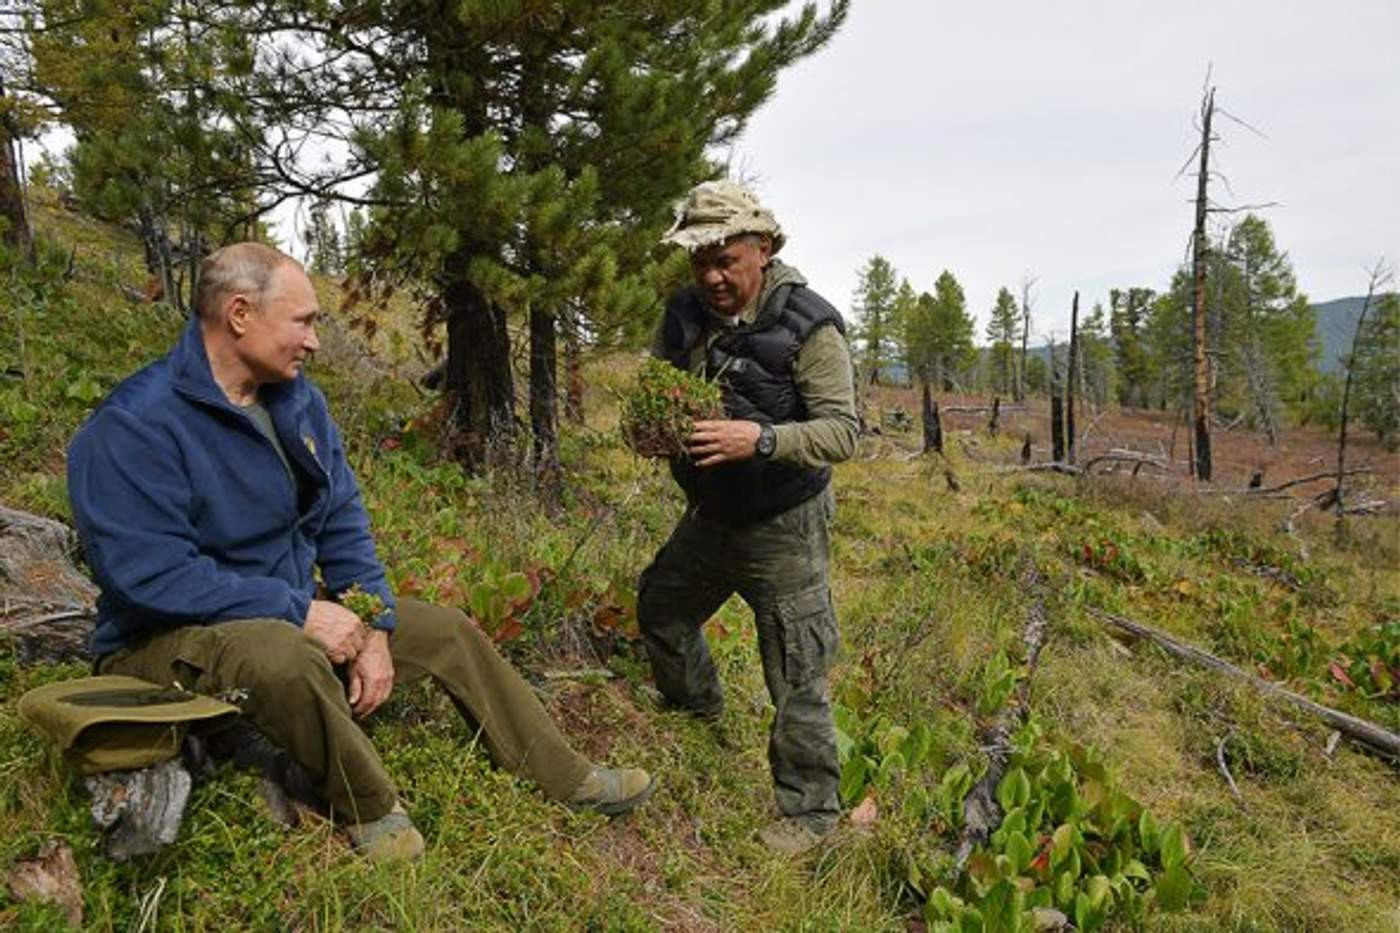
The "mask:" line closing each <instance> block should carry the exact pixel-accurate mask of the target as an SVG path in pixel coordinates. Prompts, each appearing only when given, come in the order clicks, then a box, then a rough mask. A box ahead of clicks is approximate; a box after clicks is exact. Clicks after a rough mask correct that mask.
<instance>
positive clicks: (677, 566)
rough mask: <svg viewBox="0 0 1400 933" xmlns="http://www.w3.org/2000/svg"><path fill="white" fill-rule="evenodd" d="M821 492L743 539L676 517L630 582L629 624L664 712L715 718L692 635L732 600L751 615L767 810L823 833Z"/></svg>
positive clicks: (826, 755)
mask: <svg viewBox="0 0 1400 933" xmlns="http://www.w3.org/2000/svg"><path fill="white" fill-rule="evenodd" d="M834 507H835V499H834V498H833V497H832V494H831V490H830V489H827V490H826V491H825V492H823V493H822V494H821V495H818V496H815V497H814V498H812V499H809V500H808V501H807V502H804V503H802V504H801V505H798V506H796V507H794V508H792V509H790V510H788V511H787V512H784V513H782V514H780V515H777V516H774V517H773V518H770V519H766V520H764V521H761V522H759V523H757V524H754V525H750V526H748V527H745V528H729V527H727V526H724V525H720V524H716V523H714V522H710V521H706V520H704V519H701V518H697V517H695V516H694V515H693V514H692V513H687V514H686V516H685V517H684V518H682V519H681V521H680V524H678V525H677V526H676V529H675V531H673V532H672V533H671V537H670V539H669V540H668V541H667V542H666V544H665V545H664V546H663V547H662V548H661V550H660V551H659V552H658V553H657V555H656V558H655V560H653V561H652V563H651V566H649V567H648V568H647V569H646V570H645V571H643V572H642V577H641V584H640V588H639V592H638V599H637V618H638V621H639V623H640V625H641V629H642V637H643V641H644V643H645V645H646V649H647V654H648V655H649V656H650V658H651V668H652V674H653V676H654V677H655V678H656V686H657V688H658V689H659V690H660V691H661V693H662V695H663V696H664V697H665V698H666V699H667V701H668V702H670V703H672V704H673V705H675V706H678V707H680V708H683V709H688V710H691V711H693V712H696V713H700V714H712V713H717V712H719V710H720V709H721V708H722V707H723V704H724V697H723V694H722V692H721V690H720V685H719V679H718V677H717V676H716V674H715V666H714V662H713V661H712V660H711V658H710V651H709V648H708V646H707V645H706V643H705V636H704V634H703V633H702V632H701V626H702V625H704V623H705V621H706V620H707V619H709V618H710V616H712V615H713V614H714V613H715V611H716V610H718V609H719V607H720V606H721V605H722V604H723V603H724V601H725V600H727V599H728V598H729V597H730V595H731V594H733V593H735V592H737V593H738V594H739V595H740V596H741V597H743V599H744V601H745V602H746V603H748V605H749V608H751V609H752V610H753V612H754V621H755V623H756V625H757V628H758V650H759V657H760V659H761V660H762V662H763V678H764V681H765V682H766V684H767V686H768V694H769V696H770V697H771V698H772V700H773V705H774V707H775V708H776V714H775V715H774V717H773V725H772V728H771V730H770V732H769V737H768V763H769V766H770V768H771V769H772V773H773V784H774V787H775V790H776V795H777V801H778V809H779V810H780V811H781V812H782V813H783V814H784V815H786V816H793V817H798V818H800V819H803V820H805V821H808V822H810V823H812V824H814V826H816V827H820V828H821V829H825V828H829V827H830V825H831V824H833V823H834V822H835V821H836V819H837V818H838V816H839V815H840V805H839V803H838V800H837V786H838V784H839V782H840V769H839V767H838V765H837V760H836V729H835V726H834V724H833V722H832V718H831V694H830V691H829V689H828V686H827V678H826V674H827V669H828V668H829V667H830V665H831V662H832V659H833V658H834V656H835V654H836V650H837V646H838V643H839V640H840V639H839V634H838V632H837V627H836V613H835V610H834V608H833V607H832V602H831V590H830V588H829V587H828V585H827V569H828V564H829V561H830V542H829V537H828V532H827V525H828V523H829V521H830V519H831V515H832V510H833V509H834Z"/></svg>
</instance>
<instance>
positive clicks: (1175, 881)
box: [1156, 865, 1191, 910]
mask: <svg viewBox="0 0 1400 933" xmlns="http://www.w3.org/2000/svg"><path fill="white" fill-rule="evenodd" d="M1156 889H1157V903H1159V904H1160V905H1161V906H1162V909H1163V910H1182V909H1183V908H1185V907H1186V903H1187V901H1188V900H1189V899H1190V897H1191V874H1190V873H1189V872H1188V871H1187V870H1186V869H1185V868H1184V867H1182V866H1181V865H1175V866H1173V867H1171V868H1168V869H1167V870H1166V871H1164V872H1163V873H1162V874H1161V875H1159V876H1158V878H1157V884H1156Z"/></svg>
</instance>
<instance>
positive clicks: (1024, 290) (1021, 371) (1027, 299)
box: [1014, 273, 1036, 404]
mask: <svg viewBox="0 0 1400 933" xmlns="http://www.w3.org/2000/svg"><path fill="white" fill-rule="evenodd" d="M1035 283H1036V277H1035V276H1033V275H1031V274H1029V273H1027V274H1026V275H1025V276H1024V277H1023V278H1022V279H1021V360H1020V365H1019V366H1018V367H1017V369H1016V393H1015V396H1014V399H1015V401H1016V402H1017V403H1018V404H1019V403H1021V402H1024V401H1025V400H1026V345H1027V344H1028V343H1029V342H1030V338H1031V288H1033V287H1034V286H1035Z"/></svg>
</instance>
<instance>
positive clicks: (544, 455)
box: [530, 308, 562, 505]
mask: <svg viewBox="0 0 1400 933" xmlns="http://www.w3.org/2000/svg"><path fill="white" fill-rule="evenodd" d="M557 343H558V329H557V326H556V321H555V317H554V315H552V314H550V313H548V312H546V311H543V310H541V309H539V308H532V309H531V310H530V435H531V437H530V440H531V464H532V465H533V467H534V471H535V483H536V486H537V488H538V489H539V491H540V494H541V496H543V497H544V499H545V501H546V503H548V504H553V505H557V504H558V503H559V500H560V496H561V493H562V490H561V488H560V482H561V478H560V472H559V418H558V411H559V405H558V397H559V393H558V388H557V385H556V377H555V371H556V366H557V365H558V352H557Z"/></svg>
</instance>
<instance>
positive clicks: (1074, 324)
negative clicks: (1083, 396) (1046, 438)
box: [1065, 290, 1079, 464]
mask: <svg viewBox="0 0 1400 933" xmlns="http://www.w3.org/2000/svg"><path fill="white" fill-rule="evenodd" d="M1078 356H1079V292H1078V291H1077V290H1076V291H1075V293H1074V303H1073V304H1072V305H1070V309H1069V361H1068V364H1067V369H1068V370H1069V371H1068V372H1067V373H1066V374H1065V389H1066V391H1065V456H1066V462H1068V463H1071V464H1072V463H1074V397H1075V396H1076V395H1078V394H1079V380H1078V378H1077V368H1076V366H1075V363H1076V362H1077V361H1078Z"/></svg>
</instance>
